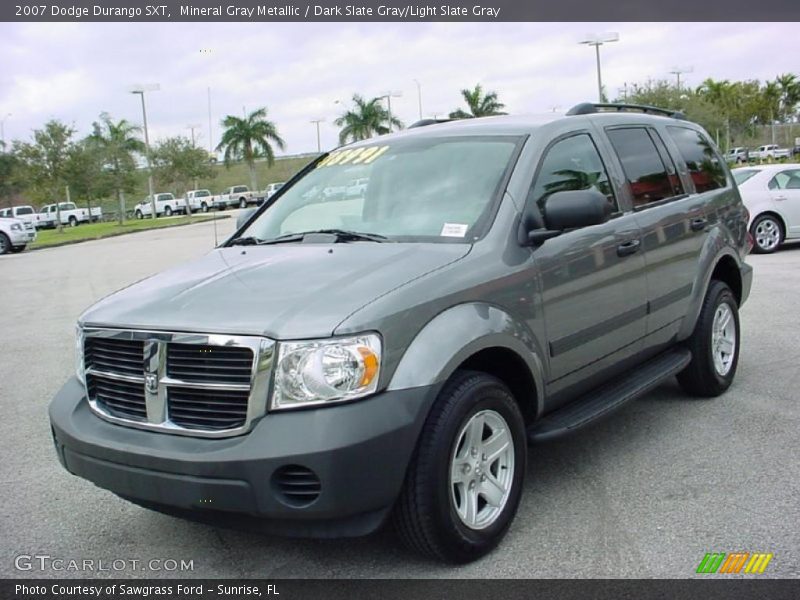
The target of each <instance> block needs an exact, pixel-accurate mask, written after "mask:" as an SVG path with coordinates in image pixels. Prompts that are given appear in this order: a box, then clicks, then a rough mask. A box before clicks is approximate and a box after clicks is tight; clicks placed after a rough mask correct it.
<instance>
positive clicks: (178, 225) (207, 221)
mask: <svg viewBox="0 0 800 600" xmlns="http://www.w3.org/2000/svg"><path fill="white" fill-rule="evenodd" d="M231 217H232V215H222V216H220V217H217V218H216V219H204V220H202V221H199V222H196V223H175V224H174V225H164V226H163V227H151V228H150V229H140V230H138V231H118V232H116V233H110V234H108V235H102V236H100V237H89V238H83V239H80V240H69V241H66V242H58V243H57V244H47V246H39V247H34V248H30V247H29V248H26V249H25V252H36V251H37V250H48V249H50V248H60V247H61V246H72V245H73V244H82V243H83V242H96V241H99V240H107V239H108V238H112V237H119V236H121V235H135V234H137V233H147V232H148V231H158V230H159V229H173V228H175V227H186V226H188V225H202V224H203V223H211V222H212V221H215V220H216V221H221V220H223V219H230V218H231ZM78 227H80V225H79V226H78Z"/></svg>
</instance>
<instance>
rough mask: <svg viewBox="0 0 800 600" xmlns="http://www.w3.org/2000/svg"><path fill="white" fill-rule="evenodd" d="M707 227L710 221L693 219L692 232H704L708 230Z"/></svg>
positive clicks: (701, 218) (700, 218)
mask: <svg viewBox="0 0 800 600" xmlns="http://www.w3.org/2000/svg"><path fill="white" fill-rule="evenodd" d="M706 225H708V219H705V218H703V217H698V218H697V219H692V222H691V223H690V225H689V226H690V227H691V228H692V231H702V230H703V229H705V228H706Z"/></svg>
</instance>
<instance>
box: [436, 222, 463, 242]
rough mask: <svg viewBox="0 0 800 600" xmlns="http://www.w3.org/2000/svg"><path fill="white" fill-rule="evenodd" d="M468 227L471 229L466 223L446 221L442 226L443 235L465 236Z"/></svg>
mask: <svg viewBox="0 0 800 600" xmlns="http://www.w3.org/2000/svg"><path fill="white" fill-rule="evenodd" d="M467 229H469V225H465V224H464V223H445V224H444V225H443V226H442V233H440V234H439V235H441V236H442V237H461V238H463V237H464V236H465V235H467Z"/></svg>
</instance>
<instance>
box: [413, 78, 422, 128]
mask: <svg viewBox="0 0 800 600" xmlns="http://www.w3.org/2000/svg"><path fill="white" fill-rule="evenodd" d="M414 83H416V84H417V104H419V118H420V120H422V84H421V83H420V82H419V81H418V80H417V79H415V80H414Z"/></svg>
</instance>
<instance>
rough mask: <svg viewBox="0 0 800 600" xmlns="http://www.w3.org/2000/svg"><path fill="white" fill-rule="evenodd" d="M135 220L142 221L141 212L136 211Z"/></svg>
mask: <svg viewBox="0 0 800 600" xmlns="http://www.w3.org/2000/svg"><path fill="white" fill-rule="evenodd" d="M136 218H137V219H144V215H143V214H142V211H140V210H137V211H136Z"/></svg>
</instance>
